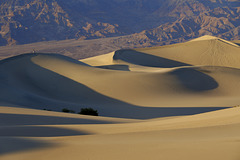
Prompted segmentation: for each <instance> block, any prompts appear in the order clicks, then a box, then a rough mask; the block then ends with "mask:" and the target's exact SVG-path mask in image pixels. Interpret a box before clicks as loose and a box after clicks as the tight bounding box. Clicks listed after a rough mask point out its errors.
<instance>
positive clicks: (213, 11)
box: [0, 0, 240, 46]
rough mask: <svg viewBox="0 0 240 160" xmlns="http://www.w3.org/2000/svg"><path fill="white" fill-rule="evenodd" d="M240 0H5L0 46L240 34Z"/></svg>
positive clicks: (151, 42)
mask: <svg viewBox="0 0 240 160" xmlns="http://www.w3.org/2000/svg"><path fill="white" fill-rule="evenodd" d="M239 13H240V2H239V1H238V0H168V1H166V0H112V1H109V0H67V1H66V0H2V1H1V2H0V45H13V44H26V43H32V42H39V41H49V40H66V39H80V40H82V39H96V38H104V37H113V36H114V37H115V36H122V35H129V37H128V40H129V42H130V43H134V44H137V45H145V46H151V45H156V44H170V43H177V42H183V41H186V40H188V39H191V38H196V37H199V36H202V35H205V34H210V35H215V36H218V37H221V38H225V39H228V40H234V39H239V31H240V20H239V19H240V16H239V15H240V14H239Z"/></svg>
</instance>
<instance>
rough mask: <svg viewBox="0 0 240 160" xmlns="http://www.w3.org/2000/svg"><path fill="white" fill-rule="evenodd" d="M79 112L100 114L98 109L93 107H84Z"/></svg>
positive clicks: (93, 114)
mask: <svg viewBox="0 0 240 160" xmlns="http://www.w3.org/2000/svg"><path fill="white" fill-rule="evenodd" d="M78 114H84V115H92V116H98V111H97V110H94V109H92V108H82V109H81V111H80V112H79V113H78Z"/></svg>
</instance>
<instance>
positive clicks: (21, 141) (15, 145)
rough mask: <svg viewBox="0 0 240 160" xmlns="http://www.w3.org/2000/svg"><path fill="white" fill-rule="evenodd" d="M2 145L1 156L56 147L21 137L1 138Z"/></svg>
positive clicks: (0, 146)
mask: <svg viewBox="0 0 240 160" xmlns="http://www.w3.org/2000/svg"><path fill="white" fill-rule="evenodd" d="M0 144H1V145H0V156H1V155H4V154H9V153H13V152H21V151H27V150H35V149H40V148H47V147H54V146H56V144H53V143H49V142H44V141H39V140H33V139H29V138H28V139H26V138H20V137H0ZM0 159H1V158H0Z"/></svg>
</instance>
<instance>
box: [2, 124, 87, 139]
mask: <svg viewBox="0 0 240 160" xmlns="http://www.w3.org/2000/svg"><path fill="white" fill-rule="evenodd" d="M87 134H89V133H86V132H80V131H75V130H71V129H64V128H58V127H52V126H51V127H46V126H17V127H16V126H14V127H1V128H0V137H60V136H74V135H75V136H76V135H87Z"/></svg>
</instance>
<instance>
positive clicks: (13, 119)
mask: <svg viewBox="0 0 240 160" xmlns="http://www.w3.org/2000/svg"><path fill="white" fill-rule="evenodd" d="M110 123H114V122H111V121H104V120H92V119H84V118H81V117H80V115H79V118H70V117H56V116H43V115H25V114H5V113H0V126H13V125H61V124H63V125H64V124H110Z"/></svg>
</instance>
